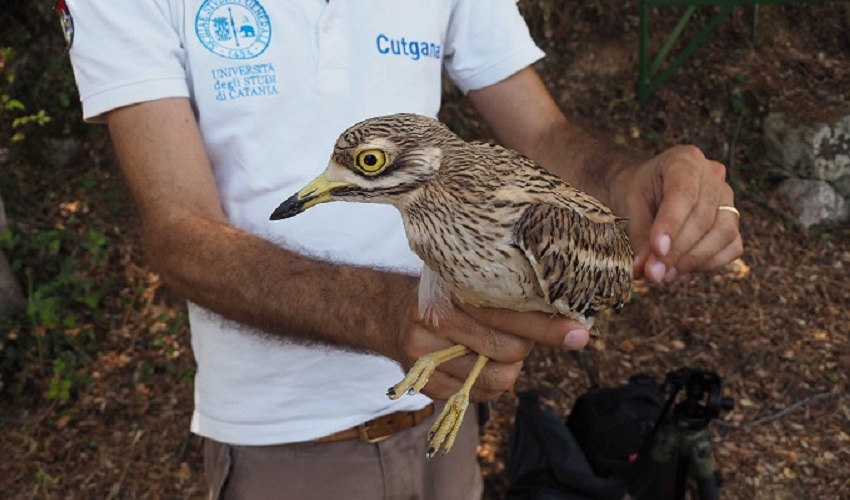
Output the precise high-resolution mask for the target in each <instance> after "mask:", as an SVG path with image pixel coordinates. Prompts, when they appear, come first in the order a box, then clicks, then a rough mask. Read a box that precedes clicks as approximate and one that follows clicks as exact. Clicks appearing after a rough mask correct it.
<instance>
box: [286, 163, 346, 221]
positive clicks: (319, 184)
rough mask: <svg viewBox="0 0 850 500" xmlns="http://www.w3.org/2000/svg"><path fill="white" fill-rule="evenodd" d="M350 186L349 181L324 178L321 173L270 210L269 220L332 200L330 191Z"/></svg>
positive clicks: (287, 216) (288, 215)
mask: <svg viewBox="0 0 850 500" xmlns="http://www.w3.org/2000/svg"><path fill="white" fill-rule="evenodd" d="M351 186H353V184H351V183H349V182H336V181H329V180H327V178H325V174H322V175H320V176H318V177H316V178H315V179H313V181H312V182H311V183H310V184H307V185H306V186H305V187H304V189H302V190H301V191H298V192H297V193H295V194H293V195H292V196H290V197H289V198H287V199H286V201H284V202H283V203H281V204H280V205H279V206H278V207H277V208H276V209H275V211H274V212H272V215H271V217H269V220H280V219H288V218H290V217H295V216H296V215H298V214H300V213H301V212H303V211H305V210H307V209H308V208H310V207H312V206H313V205H318V204H319V203H325V202H326V201H332V200H333V196H332V193H333V191H334V190H335V189H339V188H343V187H351Z"/></svg>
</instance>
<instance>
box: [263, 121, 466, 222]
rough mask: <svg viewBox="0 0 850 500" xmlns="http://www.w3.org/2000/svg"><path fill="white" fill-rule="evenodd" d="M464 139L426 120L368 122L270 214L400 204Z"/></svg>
mask: <svg viewBox="0 0 850 500" xmlns="http://www.w3.org/2000/svg"><path fill="white" fill-rule="evenodd" d="M462 144H463V141H462V140H461V139H460V138H458V137H457V136H456V135H455V134H454V133H452V132H451V131H450V130H449V129H448V127H446V126H445V125H443V124H442V123H440V122H439V121H437V120H434V119H432V118H428V117H426V116H421V115H416V114H410V113H404V114H396V115H389V116H381V117H377V118H370V119H368V120H365V121H362V122H360V123H358V124H356V125H354V126H352V127H350V128H349V129H348V130H346V131H345V132H343V133H342V135H340V136H339V139H337V141H336V146H335V147H334V151H333V154H332V155H331V160H330V162H329V163H328V166H327V168H326V169H325V171H324V172H323V173H322V174H321V175H320V176H318V177H316V178H315V179H314V180H313V181H312V182H310V183H309V184H308V185H307V186H305V187H304V188H303V189H301V190H300V191H298V192H297V193H295V194H294V195H292V196H290V197H289V198H288V199H287V200H286V201H284V202H283V203H281V204H280V206H278V207H277V209H276V210H275V211H274V213H272V215H271V220H279V219H286V218H289V217H293V216H295V215H298V214H299V213H301V212H303V211H305V210H307V209H308V208H310V207H312V206H314V205H318V204H319V203H325V202H328V201H338V200H341V201H361V202H372V203H388V204H391V205H400V204H403V202H404V200H405V199H406V198H407V197H408V195H409V194H410V193H412V192H413V191H415V190H416V189H417V188H419V187H421V186H422V185H424V184H425V183H427V182H428V181H430V180H431V179H432V178H433V177H434V175H435V174H436V173H437V172H438V171H439V169H440V159H441V157H442V156H443V154H444V152H445V151H446V149H447V148H450V147H453V146H458V145H462Z"/></svg>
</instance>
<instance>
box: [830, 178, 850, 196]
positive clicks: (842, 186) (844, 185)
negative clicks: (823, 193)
mask: <svg viewBox="0 0 850 500" xmlns="http://www.w3.org/2000/svg"><path fill="white" fill-rule="evenodd" d="M831 184H832V187H834V188H835V190H836V191H838V194H840V195H841V196H843V197H845V198H850V175H845V176H844V177H841V178H840V179H836V180H835V182H833V183H831Z"/></svg>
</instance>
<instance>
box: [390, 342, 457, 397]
mask: <svg viewBox="0 0 850 500" xmlns="http://www.w3.org/2000/svg"><path fill="white" fill-rule="evenodd" d="M468 352H469V348H468V347H466V346H463V345H454V346H452V347H449V348H448V349H443V350H441V351H436V352H432V353H431V354H426V355H424V356H422V357H421V358H419V359H417V360H416V363H415V364H414V365H413V368H411V369H410V370H409V371H408V372H407V375H405V376H404V378H403V379H402V380H401V382H399V383H397V384H396V385H394V386H392V387H390V388H389V390H387V396H388V397H389V398H390V399H398V398H400V397H401V396H402V394H405V393H407V394H410V395H413V394H416V393H418V392H419V391H420V390H422V388H423V387H425V384H427V383H428V378H429V377H430V376H431V374H433V373H434V370H436V369H437V367H438V366H440V364H442V363H445V362H446V361H449V360H452V359H454V358H457V357H459V356H463V355H464V354H466V353H468Z"/></svg>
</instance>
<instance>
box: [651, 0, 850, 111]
mask: <svg viewBox="0 0 850 500" xmlns="http://www.w3.org/2000/svg"><path fill="white" fill-rule="evenodd" d="M828 1H845V2H846V1H850V0H641V1H640V33H639V37H640V40H639V47H638V50H639V57H638V59H639V61H638V64H639V75H638V99H639V100H640V102H641V103H644V102H646V100H647V99H648V98H649V96H650V95H652V93H653V92H655V91H656V90H657V89H658V87H660V86H661V84H662V83H664V81H665V80H667V78H669V77H670V75H672V74H673V73H674V72H675V71H676V70H677V69H678V68H679V66H681V65H682V63H683V62H684V61H685V59H687V58H688V56H690V55H691V53H693V51H694V50H696V49H697V47H699V45H700V44H701V43H702V42H703V41H705V39H706V38H707V37H708V35H709V34H710V33H711V32H712V31H713V30H714V28H716V27H717V25H718V24H720V23H721V21H723V20H724V19H726V18H727V17H728V16H729V15H730V14H731V13H732V11H733V10H734V8H735V7H737V6H739V5H752V6H753V9H754V12H753V36H755V29H756V22H757V19H758V4H794V3H797V4H801V3H806V2H828ZM653 7H685V12H684V14H683V15H682V17H681V18H679V22H678V23H676V26H675V27H674V28H673V31H671V32H670V34H669V35H668V36H667V38H666V39H665V40H664V43H663V44H662V45H661V48H660V49H659V51H658V54H656V56H655V58H653V60H652V62H651V63H650V62H649V9H651V8H653ZM698 7H719V9H717V10H716V12H715V14H714V16H713V17H712V18H711V19H710V20H709V21H708V23H706V25H705V26H704V27H703V28H702V30H701V31H700V32H699V33H698V34H697V35H696V36H695V37H694V38H693V39H692V40H691V41H690V42H689V43H688V44H687V45H686V46H685V47H684V48H683V49H681V51H680V52H679V53H678V54H676V55H675V57H674V59H673V60H672V61H671V62H670V63H669V64H668V65H666V66H664V60H665V59H666V58H667V56H669V55H670V52H671V51H672V50H673V47H674V45H675V44H676V41H677V40H678V39H679V36H681V34H682V31H684V29H685V26H687V24H688V22H689V21H690V20H691V17H693V15H694V13H695V12H696V10H697V8H698Z"/></svg>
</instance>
